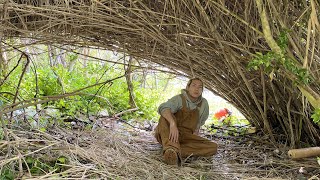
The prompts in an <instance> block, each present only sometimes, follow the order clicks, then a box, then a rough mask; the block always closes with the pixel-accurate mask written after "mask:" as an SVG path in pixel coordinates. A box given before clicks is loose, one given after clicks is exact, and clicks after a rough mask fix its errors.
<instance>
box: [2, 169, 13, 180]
mask: <svg viewBox="0 0 320 180" xmlns="http://www.w3.org/2000/svg"><path fill="white" fill-rule="evenodd" d="M0 179H1V180H13V179H14V172H13V171H12V170H11V169H10V168H9V167H8V166H4V167H2V168H1V169H0Z"/></svg>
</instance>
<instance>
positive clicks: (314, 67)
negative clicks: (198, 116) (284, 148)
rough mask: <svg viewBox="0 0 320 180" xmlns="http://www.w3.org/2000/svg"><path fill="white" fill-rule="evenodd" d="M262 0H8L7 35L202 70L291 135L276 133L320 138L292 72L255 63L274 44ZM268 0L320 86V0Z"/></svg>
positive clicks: (251, 113)
mask: <svg viewBox="0 0 320 180" xmlns="http://www.w3.org/2000/svg"><path fill="white" fill-rule="evenodd" d="M258 1H260V0H245V1H243V0H241V1H240V0H234V1H225V0H208V1H200V0H163V1H159V0H77V1H76V0H37V1H34V0H29V1H28V0H23V1H22V0H3V1H1V2H0V17H1V24H0V33H1V34H0V37H1V36H2V37H3V38H9V37H29V38H33V39H37V40H39V41H38V43H61V44H72V45H80V46H98V47H101V48H106V49H109V50H115V51H118V52H126V53H128V54H130V55H131V56H133V57H135V58H136V59H140V60H147V61H151V62H154V63H157V64H160V65H163V66H166V67H168V68H170V69H172V70H173V71H179V72H183V73H185V74H187V75H188V76H190V77H192V76H198V77H201V78H202V79H204V82H205V84H206V87H207V88H208V89H210V90H211V91H213V92H214V93H215V94H218V95H220V96H222V97H224V98H225V99H226V100H228V101H229V102H230V103H232V104H233V105H234V106H235V107H237V108H238V109H239V110H240V111H241V112H242V113H243V114H244V115H245V116H246V118H248V119H249V121H250V122H251V123H252V124H253V125H254V126H256V127H258V128H260V129H262V130H263V132H264V133H269V134H270V135H271V134H272V133H276V134H280V135H283V136H279V137H277V138H276V139H277V140H278V141H285V142H286V141H289V142H290V143H291V145H292V146H295V145H297V144H299V142H300V141H305V142H311V143H313V144H318V143H319V142H320V136H319V135H318V134H319V127H318V126H317V125H315V124H313V122H312V120H311V118H310V114H311V112H312V110H313V109H312V108H311V106H310V105H309V104H308V102H307V101H306V100H305V98H303V97H302V96H301V93H300V91H299V90H298V89H297V88H296V87H295V85H294V84H293V83H292V82H293V81H292V79H290V78H288V77H287V76H284V75H283V74H284V73H275V74H274V76H273V79H272V80H271V79H270V78H269V77H268V76H267V75H266V74H265V73H263V72H262V71H260V70H258V71H248V70H247V64H248V62H249V61H250V60H251V59H252V58H253V55H254V54H255V52H262V53H266V52H268V51H270V50H271V49H270V47H269V46H268V43H267V42H266V40H265V36H264V32H263V30H262V24H261V19H260V13H259V11H258V8H257V2H258ZM312 3H313V4H312ZM263 4H264V7H265V10H266V12H267V15H268V18H269V25H270V30H271V32H272V34H273V37H274V38H276V37H277V36H279V34H280V32H281V31H282V30H289V31H288V35H289V36H288V38H289V45H288V48H287V51H288V54H289V55H291V56H292V57H293V58H294V59H295V60H296V63H297V64H298V65H302V64H303V62H305V61H304V59H306V58H307V59H308V63H307V68H308V70H309V72H310V73H311V74H312V76H313V78H314V79H315V80H316V81H315V82H314V83H312V84H310V85H309V86H310V88H312V89H313V91H315V92H316V93H319V83H318V82H319V81H318V79H319V76H320V75H319V71H318V69H319V61H320V59H319V39H320V36H319V30H320V26H319V24H317V18H319V15H318V11H319V4H320V3H319V1H318V0H311V1H298V0H290V1H280V0H263ZM308 23H309V24H311V25H309V26H308ZM308 27H309V28H308ZM308 32H309V33H308ZM306 49H307V50H306ZM268 126H270V127H271V131H272V132H271V131H270V129H269V131H268Z"/></svg>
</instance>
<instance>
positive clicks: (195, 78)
mask: <svg viewBox="0 0 320 180" xmlns="http://www.w3.org/2000/svg"><path fill="white" fill-rule="evenodd" d="M193 80H199V81H200V82H201V83H202V90H203V88H204V84H203V81H202V80H201V79H200V78H198V77H194V78H191V79H189V81H188V83H187V87H186V88H188V87H189V86H190V84H191V83H192V81H193Z"/></svg>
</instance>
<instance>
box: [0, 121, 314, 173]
mask: <svg viewBox="0 0 320 180" xmlns="http://www.w3.org/2000/svg"><path fill="white" fill-rule="evenodd" d="M122 128H124V129H126V128H129V129H131V128H130V127H126V126H122V127H121V128H120V129H107V128H97V129H94V130H89V131H88V130H84V131H79V130H70V129H65V128H58V127H52V128H50V129H49V130H48V131H47V132H41V131H39V130H35V129H29V130H26V129H23V130H22V129H21V128H17V129H8V136H9V141H2V142H1V144H0V167H1V168H3V167H6V166H9V167H10V166H13V167H14V168H15V170H16V173H15V174H16V176H15V178H21V179H268V178H270V179H282V178H283V179H296V177H297V176H300V177H302V178H310V179H318V178H319V177H318V176H319V173H320V172H319V168H318V167H319V165H318V163H317V162H316V160H315V159H314V158H312V159H306V160H304V161H293V160H290V159H288V157H287V155H286V151H287V147H282V148H279V149H277V148H275V147H271V146H269V145H266V144H265V143H263V142H262V141H267V140H268V137H267V136H265V138H264V140H262V139H261V138H259V137H257V138H259V139H260V141H261V142H259V141H256V140H255V138H253V137H234V140H233V139H232V138H231V137H229V139H223V138H219V139H216V140H217V143H218V144H219V146H220V147H221V148H220V149H219V152H218V154H217V155H216V156H214V157H208V158H194V157H190V158H187V159H184V160H183V162H182V166H181V167H175V166H168V165H166V164H165V163H163V162H162V159H161V157H162V156H161V147H160V146H159V144H157V143H156V142H155V138H153V136H152V134H151V133H150V132H143V131H133V132H132V133H130V134H128V133H123V132H124V131H123V129H122ZM131 130H133V129H131ZM142 137H143V138H142ZM230 138H231V139H230ZM267 144H268V143H267ZM8 149H9V150H8ZM8 151H10V153H8ZM61 157H63V158H65V162H60V161H57V159H59V158H61ZM28 158H29V159H30V158H32V159H34V160H38V161H39V162H42V163H45V164H47V165H48V166H51V167H53V168H51V169H49V170H48V169H42V171H41V172H40V173H39V172H38V173H34V172H33V171H32V169H34V167H35V166H36V165H35V164H31V163H30V161H28ZM57 162H58V163H57ZM54 164H55V166H54ZM57 164H58V166H57ZM37 167H38V168H43V166H39V163H38V165H37ZM299 169H303V172H299Z"/></svg>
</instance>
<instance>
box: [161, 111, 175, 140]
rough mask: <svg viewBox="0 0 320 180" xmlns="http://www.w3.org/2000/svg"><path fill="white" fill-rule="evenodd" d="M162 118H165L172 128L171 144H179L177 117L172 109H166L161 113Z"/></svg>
mask: <svg viewBox="0 0 320 180" xmlns="http://www.w3.org/2000/svg"><path fill="white" fill-rule="evenodd" d="M161 116H163V117H164V118H165V119H166V120H167V121H168V123H169V127H170V134H169V140H170V141H171V142H178V141H179V130H178V127H177V123H176V120H175V117H174V116H173V114H172V113H171V110H170V108H166V109H164V110H163V111H162V112H161Z"/></svg>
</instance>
